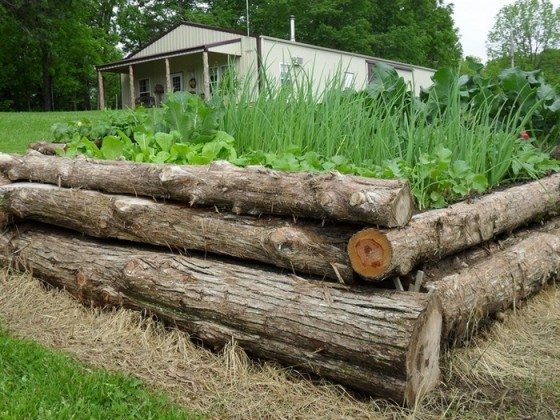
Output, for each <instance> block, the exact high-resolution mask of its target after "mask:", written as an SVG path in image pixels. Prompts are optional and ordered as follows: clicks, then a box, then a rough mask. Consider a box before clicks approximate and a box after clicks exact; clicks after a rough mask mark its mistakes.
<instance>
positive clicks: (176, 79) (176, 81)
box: [171, 73, 183, 92]
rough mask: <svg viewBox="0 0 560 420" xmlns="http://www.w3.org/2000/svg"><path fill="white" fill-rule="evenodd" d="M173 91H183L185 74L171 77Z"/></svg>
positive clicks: (175, 74) (176, 74)
mask: <svg viewBox="0 0 560 420" xmlns="http://www.w3.org/2000/svg"><path fill="white" fill-rule="evenodd" d="M171 90H172V91H173V92H179V91H181V90H183V73H174V74H172V75H171Z"/></svg>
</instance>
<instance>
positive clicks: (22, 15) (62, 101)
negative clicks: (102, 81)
mask: <svg viewBox="0 0 560 420" xmlns="http://www.w3.org/2000/svg"><path fill="white" fill-rule="evenodd" d="M115 5H116V0H114V1H112V0H105V1H101V2H96V1H93V0H56V1H55V0H10V1H7V0H0V34H1V38H2V40H3V46H2V48H1V49H0V98H3V101H2V104H0V106H2V107H3V108H5V109H14V110H32V109H43V110H45V111H50V110H53V109H55V106H56V108H57V109H78V108H80V109H89V108H91V106H92V94H93V93H94V88H93V87H94V86H95V78H96V74H95V67H94V65H95V64H99V63H101V62H104V61H107V60H111V59H115V58H118V57H120V54H119V52H118V50H117V49H116V44H117V38H116V36H115V34H114V32H112V31H111V29H110V26H111V25H112V18H110V17H107V16H102V14H101V10H102V9H103V10H104V11H105V12H107V10H108V9H109V10H111V11H112V10H113V8H114V6H115Z"/></svg>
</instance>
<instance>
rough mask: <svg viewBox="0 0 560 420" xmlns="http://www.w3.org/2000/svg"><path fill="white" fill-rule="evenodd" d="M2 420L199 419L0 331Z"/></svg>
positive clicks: (134, 383) (131, 382) (122, 379)
mask: <svg viewBox="0 0 560 420" xmlns="http://www.w3.org/2000/svg"><path fill="white" fill-rule="evenodd" d="M0 418H2V419H30V418H37V419H38V418H40V419H59V418H65V419H70V418H76V419H81V418H87V419H103V418H107V419H114V418H138V419H166V418H173V419H194V418H202V416H200V415H195V414H192V413H189V412H187V411H185V410H184V409H182V408H179V407H178V406H176V405H173V404H172V403H171V402H170V401H169V400H168V399H167V398H166V397H165V396H163V395H161V394H155V393H150V392H148V391H147V390H146V389H145V388H144V385H143V384H142V382H140V381H139V380H137V379H134V378H131V377H126V376H124V375H121V374H113V373H108V372H105V371H100V370H91V369H86V368H85V367H83V366H82V365H80V364H78V363H76V362H75V361H73V360H72V359H71V358H69V357H68V356H66V355H64V354H62V353H59V352H56V351H52V350H47V349H45V348H43V347H41V346H40V345H38V344H36V343H33V342H30V341H26V340H19V339H14V338H11V337H10V336H8V335H7V334H6V333H5V332H4V331H2V329H1V327H0Z"/></svg>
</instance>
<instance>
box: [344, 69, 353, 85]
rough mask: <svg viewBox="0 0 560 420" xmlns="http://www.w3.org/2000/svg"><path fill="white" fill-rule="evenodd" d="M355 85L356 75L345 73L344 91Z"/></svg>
mask: <svg viewBox="0 0 560 420" xmlns="http://www.w3.org/2000/svg"><path fill="white" fill-rule="evenodd" d="M353 85H354V73H350V72H346V73H344V84H343V86H342V87H343V88H344V89H350V88H351V87H352V86H353Z"/></svg>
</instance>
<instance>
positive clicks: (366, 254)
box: [348, 229, 393, 278]
mask: <svg viewBox="0 0 560 420" xmlns="http://www.w3.org/2000/svg"><path fill="white" fill-rule="evenodd" d="M392 255H393V250H392V248H391V243H390V242H389V241H388V240H387V238H386V237H385V235H383V234H382V233H381V232H379V231H378V230H377V229H365V230H362V231H360V232H358V233H356V234H354V235H353V236H352V237H351V238H350V241H349V242H348V256H349V257H350V262H351V264H352V268H353V269H354V271H356V273H358V274H359V275H361V276H362V277H365V278H374V277H380V276H382V275H383V273H384V272H386V271H387V269H388V267H389V263H390V262H391V257H392Z"/></svg>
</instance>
